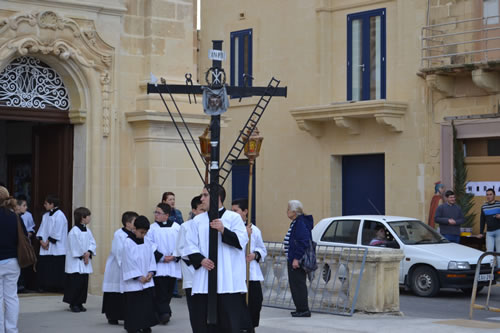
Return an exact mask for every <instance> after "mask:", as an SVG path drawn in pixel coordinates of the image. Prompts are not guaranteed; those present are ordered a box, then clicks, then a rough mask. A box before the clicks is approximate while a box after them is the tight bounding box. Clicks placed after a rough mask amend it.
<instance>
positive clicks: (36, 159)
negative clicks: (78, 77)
mask: <svg viewBox="0 0 500 333" xmlns="http://www.w3.org/2000/svg"><path fill="white" fill-rule="evenodd" d="M0 82H1V83H0V133H2V134H1V136H2V138H1V140H0V182H2V183H4V184H5V185H6V186H7V187H8V188H9V191H10V192H11V194H12V195H13V196H15V197H18V196H21V195H22V196H25V197H26V198H27V201H28V205H29V210H30V211H31V212H32V214H33V218H34V220H35V223H36V225H37V227H38V225H39V224H40V221H41V216H42V215H43V213H44V209H43V201H44V198H45V196H46V195H47V194H49V193H50V194H55V195H57V196H59V197H60V199H61V209H62V210H63V211H64V213H65V214H66V216H67V217H68V220H69V221H71V210H72V200H73V198H72V188H73V125H72V124H70V119H69V113H68V110H69V106H70V99H69V94H68V91H67V90H66V87H65V85H64V83H63V80H62V79H61V76H60V75H59V74H58V73H57V72H56V71H55V70H54V69H52V68H51V67H50V66H48V65H47V64H45V63H44V62H42V61H41V60H40V59H37V58H34V57H28V56H24V57H19V58H16V59H14V60H13V61H12V62H11V63H10V64H8V65H7V66H6V67H5V68H4V69H3V70H2V71H1V72H0ZM35 245H36V244H35ZM26 282H27V283H28V284H30V285H31V287H33V284H34V281H26Z"/></svg>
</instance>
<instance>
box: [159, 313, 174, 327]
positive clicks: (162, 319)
mask: <svg viewBox="0 0 500 333" xmlns="http://www.w3.org/2000/svg"><path fill="white" fill-rule="evenodd" d="M170 317H172V314H170V313H164V314H162V315H161V316H160V324H162V325H167V323H168V322H169V321H170Z"/></svg>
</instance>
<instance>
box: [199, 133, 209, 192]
mask: <svg viewBox="0 0 500 333" xmlns="http://www.w3.org/2000/svg"><path fill="white" fill-rule="evenodd" d="M198 139H199V140H200V148H201V149H200V150H201V154H202V155H203V159H204V160H205V184H208V165H209V164H210V125H208V126H207V128H205V131H203V134H202V135H200V136H199V137H198Z"/></svg>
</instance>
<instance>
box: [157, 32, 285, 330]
mask: <svg viewBox="0 0 500 333" xmlns="http://www.w3.org/2000/svg"><path fill="white" fill-rule="evenodd" d="M222 42H223V41H221V40H213V41H212V44H213V50H217V51H222ZM221 67H222V61H220V60H212V69H216V72H217V70H218V71H221V70H222V68H221ZM219 73H220V72H219ZM207 76H208V75H207ZM186 78H188V76H186ZM207 81H208V80H207ZM213 82H217V78H216V77H215V75H214V72H212V83H213ZM222 84H223V83H221V84H219V85H217V84H216V85H212V86H210V88H222ZM266 88H267V87H236V86H227V85H226V91H227V94H228V95H229V96H235V97H250V96H271V95H270V94H269V93H266ZM147 93H148V94H189V95H191V94H193V95H199V94H202V93H203V90H202V86H200V85H196V86H195V85H187V84H186V85H176V84H172V85H170V84H169V85H167V84H155V83H148V86H147ZM286 95H287V88H286V87H281V88H280V87H276V88H275V89H274V94H273V95H272V96H280V97H286ZM210 132H211V136H210V141H211V156H210V186H209V188H210V209H209V212H208V216H209V220H210V221H213V220H215V219H217V218H219V215H218V214H219V203H218V198H219V193H218V192H219V191H218V188H217V187H218V185H219V155H220V115H216V116H213V115H212V116H211V121H210ZM217 242H218V231H217V230H216V229H212V228H210V235H209V251H208V252H209V255H208V256H209V259H210V260H212V261H213V263H214V264H215V269H212V270H211V271H210V272H209V274H208V309H207V310H208V314H207V323H208V324H209V325H215V324H217V270H218V266H217V246H218V244H217Z"/></svg>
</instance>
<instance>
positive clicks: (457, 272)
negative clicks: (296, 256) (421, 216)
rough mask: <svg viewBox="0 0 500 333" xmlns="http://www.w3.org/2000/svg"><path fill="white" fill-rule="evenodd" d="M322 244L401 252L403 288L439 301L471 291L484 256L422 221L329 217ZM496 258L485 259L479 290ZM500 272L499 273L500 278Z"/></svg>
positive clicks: (321, 228) (315, 234) (318, 236)
mask: <svg viewBox="0 0 500 333" xmlns="http://www.w3.org/2000/svg"><path fill="white" fill-rule="evenodd" d="M312 238H313V240H314V241H315V242H316V243H317V244H318V245H338V246H342V245H344V246H359V247H377V248H380V247H387V248H396V249H402V250H403V252H404V256H405V257H404V259H403V260H401V264H400V270H399V283H400V285H402V286H406V287H409V288H411V290H412V291H413V292H414V293H415V294H416V295H418V296H434V295H435V294H436V293H437V292H438V291H439V289H440V288H458V289H461V290H463V291H464V292H466V293H470V292H472V285H473V282H474V274H475V270H476V265H477V260H478V259H479V257H480V256H481V255H482V254H483V252H481V251H478V250H475V249H472V248H470V247H467V246H463V245H459V244H455V243H451V242H449V241H448V240H446V239H445V238H443V237H442V236H441V235H440V234H439V233H437V232H436V231H435V230H434V229H432V228H430V227H429V226H428V225H426V224H424V223H422V222H421V221H419V220H417V219H414V218H410V217H400V216H382V215H359V216H341V217H329V218H325V219H323V220H321V221H320V222H319V223H318V224H317V225H316V226H315V227H314V228H313V230H312ZM491 259H492V258H484V259H483V261H482V264H481V271H480V276H479V279H478V280H479V281H480V282H478V290H479V289H481V288H482V287H484V286H485V285H487V284H488V283H489V280H490V279H492V276H491V266H490V265H491V264H490V263H491ZM499 273H500V271H499V270H498V269H497V270H496V271H495V277H497V276H498V274H499Z"/></svg>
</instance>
